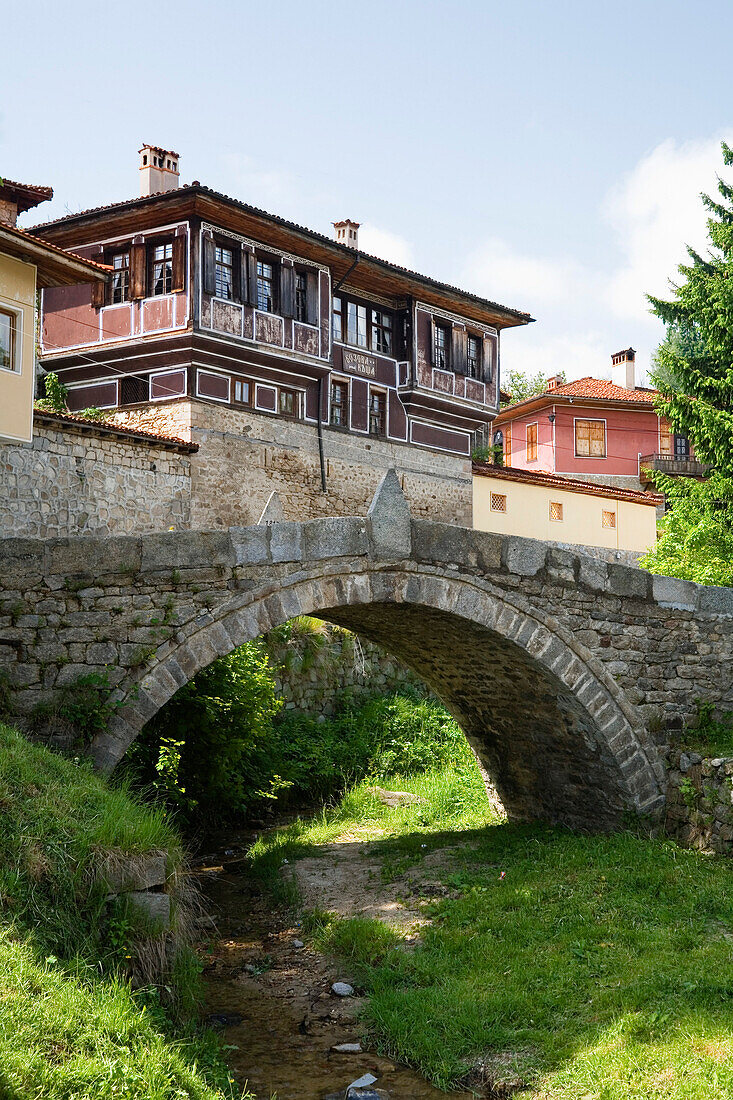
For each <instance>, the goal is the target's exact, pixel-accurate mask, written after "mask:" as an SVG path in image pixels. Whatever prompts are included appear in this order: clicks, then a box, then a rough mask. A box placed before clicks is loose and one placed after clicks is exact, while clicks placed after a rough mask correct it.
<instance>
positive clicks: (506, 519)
mask: <svg viewBox="0 0 733 1100" xmlns="http://www.w3.org/2000/svg"><path fill="white" fill-rule="evenodd" d="M662 503H663V497H661V496H659V495H658V494H657V493H644V492H640V491H638V490H636V489H619V488H617V487H615V486H611V485H608V486H607V485H596V484H595V483H593V482H588V481H576V480H575V479H574V478H569V477H560V476H559V475H557V474H545V473H540V472H539V471H534V470H532V471H529V470H518V469H514V468H512V469H507V468H506V467H502V466H492V465H489V464H488V463H485V462H475V463H474V464H473V526H474V528H475V529H476V530H478V531H494V532H496V533H498V534H502V535H524V536H525V538H530V539H542V540H544V541H547V542H564V543H575V544H577V545H579V546H602V547H606V548H607V549H609V550H633V551H644V550H648V549H649V547H650V546H653V545H654V543H655V542H656V537H657V507H658V506H659V505H660V504H662Z"/></svg>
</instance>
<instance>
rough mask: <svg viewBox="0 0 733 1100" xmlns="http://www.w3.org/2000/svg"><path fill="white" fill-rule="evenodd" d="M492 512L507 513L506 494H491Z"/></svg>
mask: <svg viewBox="0 0 733 1100" xmlns="http://www.w3.org/2000/svg"><path fill="white" fill-rule="evenodd" d="M491 511H492V512H506V494H505V493H492V494H491Z"/></svg>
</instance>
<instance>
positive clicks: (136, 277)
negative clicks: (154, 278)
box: [130, 241, 148, 299]
mask: <svg viewBox="0 0 733 1100" xmlns="http://www.w3.org/2000/svg"><path fill="white" fill-rule="evenodd" d="M146 267H147V250H146V248H145V245H144V244H143V243H142V242H141V241H140V242H138V243H136V244H131V245H130V297H131V298H132V299H139V298H144V297H145V295H146V292H147V281H148V280H147V271H146Z"/></svg>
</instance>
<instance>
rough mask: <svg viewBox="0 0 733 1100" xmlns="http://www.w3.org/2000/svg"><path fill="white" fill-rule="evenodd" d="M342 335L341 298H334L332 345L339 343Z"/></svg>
mask: <svg viewBox="0 0 733 1100" xmlns="http://www.w3.org/2000/svg"><path fill="white" fill-rule="evenodd" d="M343 334H344V324H343V313H342V300H341V298H336V297H334V299H333V339H334V343H339V344H340V343H341V342H342V340H343Z"/></svg>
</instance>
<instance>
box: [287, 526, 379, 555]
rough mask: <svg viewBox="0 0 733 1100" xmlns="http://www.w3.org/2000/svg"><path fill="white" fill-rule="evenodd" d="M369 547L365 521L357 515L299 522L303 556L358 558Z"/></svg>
mask: <svg viewBox="0 0 733 1100" xmlns="http://www.w3.org/2000/svg"><path fill="white" fill-rule="evenodd" d="M368 549H369V543H368V539H367V531H366V521H365V520H363V519H361V518H359V517H346V518H342V519H314V520H310V521H309V522H308V523H304V524H303V559H304V560H305V561H321V560H322V559H323V558H346V557H359V556H360V555H362V554H366V553H367V552H368Z"/></svg>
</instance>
